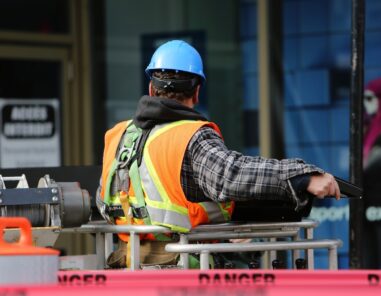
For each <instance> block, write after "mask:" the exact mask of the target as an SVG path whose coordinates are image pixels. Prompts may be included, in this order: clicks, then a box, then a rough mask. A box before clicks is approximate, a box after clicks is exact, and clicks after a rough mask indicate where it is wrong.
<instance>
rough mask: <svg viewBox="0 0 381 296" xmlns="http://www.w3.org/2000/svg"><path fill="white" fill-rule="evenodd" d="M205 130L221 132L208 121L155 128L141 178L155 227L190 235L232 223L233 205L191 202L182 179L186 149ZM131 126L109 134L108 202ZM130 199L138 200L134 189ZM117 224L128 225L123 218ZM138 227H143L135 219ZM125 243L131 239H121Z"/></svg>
mask: <svg viewBox="0 0 381 296" xmlns="http://www.w3.org/2000/svg"><path fill="white" fill-rule="evenodd" d="M203 126H209V127H211V128H213V129H214V130H215V131H217V132H218V133H219V134H220V135H221V132H220V130H219V128H218V126H217V125H216V124H214V123H211V122H206V121H190V120H181V121H177V122H172V123H167V124H161V125H157V126H155V127H154V128H153V129H152V131H151V132H150V135H149V137H148V139H147V141H146V144H145V147H144V150H143V159H142V163H141V165H140V166H139V175H140V178H141V183H142V188H143V192H144V199H145V201H146V207H147V210H148V213H149V215H150V219H151V223H152V224H153V225H161V226H167V227H169V228H171V229H173V230H174V231H179V232H187V231H189V230H190V229H191V228H193V227H195V226H197V225H200V224H206V223H218V222H226V221H229V220H230V218H231V215H232V212H233V209H234V203H233V202H225V203H216V202H213V201H208V202H200V203H194V202H190V201H188V200H187V198H186V197H185V194H184V192H183V189H182V186H181V182H180V178H181V168H182V163H183V159H184V155H185V152H186V148H187V146H188V144H189V141H190V139H191V138H192V137H193V135H194V133H195V132H196V131H197V130H198V129H200V128H201V127H203ZM126 127H127V122H121V123H119V124H117V125H116V126H114V127H113V128H112V129H111V130H109V131H107V133H106V136H105V149H104V155H103V170H102V191H101V197H102V198H104V194H105V192H104V190H105V188H106V182H107V177H108V174H109V171H110V167H111V165H112V163H113V161H114V159H115V156H116V153H117V149H118V146H119V142H120V140H121V138H122V136H123V133H124V131H125V130H126ZM129 196H134V193H133V190H132V186H130V191H129ZM115 222H116V224H125V220H124V219H123V218H119V219H115ZM133 223H134V224H142V221H141V220H140V221H139V219H133ZM119 237H120V238H121V239H122V240H125V241H126V240H127V238H128V236H124V235H120V236H119Z"/></svg>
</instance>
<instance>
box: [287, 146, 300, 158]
mask: <svg viewBox="0 0 381 296" xmlns="http://www.w3.org/2000/svg"><path fill="white" fill-rule="evenodd" d="M285 150H286V157H287V158H302V154H303V152H302V147H301V146H298V145H286V149H285Z"/></svg>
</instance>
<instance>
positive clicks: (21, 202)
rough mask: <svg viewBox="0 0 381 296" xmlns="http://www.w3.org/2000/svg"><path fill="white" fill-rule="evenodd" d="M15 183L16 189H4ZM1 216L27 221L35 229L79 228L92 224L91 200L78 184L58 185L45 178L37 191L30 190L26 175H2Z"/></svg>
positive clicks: (0, 190)
mask: <svg viewBox="0 0 381 296" xmlns="http://www.w3.org/2000/svg"><path fill="white" fill-rule="evenodd" d="M12 182H13V183H15V182H17V184H16V186H15V187H14V188H7V187H6V186H5V185H6V183H7V185H8V183H12ZM8 187H9V186H8ZM0 216H3V217H11V216H12V217H14V216H22V217H26V218H28V219H29V221H30V222H31V224H32V226H33V227H49V226H56V227H60V228H63V227H76V226H80V225H82V224H85V223H87V222H88V221H89V220H90V216H91V198H90V195H89V193H88V191H87V190H84V189H81V187H80V185H79V183H78V182H60V183H56V182H55V181H54V180H52V179H51V178H50V177H49V175H45V176H44V177H42V178H40V180H39V182H38V186H37V188H29V185H28V182H27V180H26V177H25V175H24V174H23V175H21V176H16V177H4V176H2V175H0Z"/></svg>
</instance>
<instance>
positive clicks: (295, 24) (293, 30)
mask: <svg viewBox="0 0 381 296" xmlns="http://www.w3.org/2000/svg"><path fill="white" fill-rule="evenodd" d="M298 8H299V5H298V2H297V1H284V4H283V34H285V35H290V34H297V33H299V13H298Z"/></svg>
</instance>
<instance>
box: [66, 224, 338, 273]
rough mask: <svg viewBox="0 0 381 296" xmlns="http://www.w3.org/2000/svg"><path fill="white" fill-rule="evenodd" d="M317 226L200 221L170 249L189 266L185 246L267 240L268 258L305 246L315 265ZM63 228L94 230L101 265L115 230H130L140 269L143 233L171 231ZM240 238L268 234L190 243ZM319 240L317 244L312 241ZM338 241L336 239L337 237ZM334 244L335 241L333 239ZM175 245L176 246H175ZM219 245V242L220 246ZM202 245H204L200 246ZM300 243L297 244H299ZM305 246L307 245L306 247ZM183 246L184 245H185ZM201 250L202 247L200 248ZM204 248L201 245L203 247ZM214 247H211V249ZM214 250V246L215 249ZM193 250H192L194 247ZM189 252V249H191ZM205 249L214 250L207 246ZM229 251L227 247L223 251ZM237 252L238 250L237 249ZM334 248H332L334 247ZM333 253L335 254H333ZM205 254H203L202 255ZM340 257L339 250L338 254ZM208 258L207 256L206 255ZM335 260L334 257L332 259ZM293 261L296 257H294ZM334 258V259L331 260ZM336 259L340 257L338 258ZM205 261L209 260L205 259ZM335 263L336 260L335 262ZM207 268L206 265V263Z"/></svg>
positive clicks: (134, 263)
mask: <svg viewBox="0 0 381 296" xmlns="http://www.w3.org/2000/svg"><path fill="white" fill-rule="evenodd" d="M317 226H318V222H316V221H313V220H303V221H300V222H275V223H244V224H243V223H234V222H232V223H223V224H210V225H200V226H198V227H196V228H194V229H192V230H191V231H190V232H189V233H186V234H179V235H180V240H179V242H178V243H176V244H173V243H171V244H170V245H169V247H168V248H169V249H168V250H167V251H169V252H172V250H174V249H173V248H175V249H177V248H180V250H181V252H179V253H180V266H181V267H182V268H184V269H187V268H189V252H187V251H185V250H187V249H186V248H192V246H197V247H196V249H197V248H202V246H204V247H206V248H209V247H208V246H209V245H211V246H214V247H215V248H222V249H223V250H231V249H232V248H234V250H237V251H239V250H241V251H244V250H246V248H249V249H250V250H253V251H256V248H263V247H260V246H263V245H264V244H265V245H266V244H267V245H266V246H267V247H266V248H265V249H263V250H262V251H266V252H268V255H269V256H268V261H267V265H269V262H271V260H272V259H273V258H274V257H275V252H276V251H279V250H293V253H292V254H293V258H297V257H299V251H300V250H302V249H304V250H305V252H306V256H307V260H306V261H307V264H308V265H307V266H308V268H309V269H313V266H314V255H313V249H315V248H322V247H321V241H314V240H313V229H314V228H316V227H317ZM301 230H302V231H303V232H304V237H305V239H307V240H309V242H306V241H304V242H305V244H297V243H299V242H301V241H300V235H301ZM61 231H62V232H71V233H73V232H74V233H93V234H95V240H96V254H97V258H98V263H97V266H98V268H99V269H103V268H105V267H106V258H107V257H108V255H109V254H110V253H111V252H112V251H113V241H112V234H113V233H129V234H130V244H131V267H130V268H131V270H137V269H140V237H139V235H140V234H147V233H172V231H171V230H170V229H168V228H166V227H162V226H153V225H109V224H105V222H103V221H101V222H99V223H94V222H93V223H92V224H86V225H82V226H81V227H76V228H66V229H62V230H61ZM237 238H266V239H268V240H269V242H256V243H238V244H232V243H225V244H221V243H219V244H189V242H190V241H208V240H226V239H237ZM277 238H290V239H291V241H277ZM314 242H317V245H314V244H313V243H314ZM335 242H336V243H337V241H335ZM331 243H333V245H335V244H336V243H334V242H333V241H332V242H331ZM175 245H176V247H175ZM218 245H219V246H218ZM200 246H201V247H200ZM296 246H297V247H296ZM303 246H304V247H303ZM182 248H183V249H182ZM197 250H199V249H197ZM200 250H201V249H200ZM210 250H211V249H210ZM213 250H214V249H213ZM192 252H193V251H192ZM192 252H190V253H192ZM202 252H203V253H205V252H214V251H208V249H207V250H205V249H204V251H202ZM221 252H228V251H221ZM234 252H236V251H234ZM332 252H333V251H332ZM331 256H335V255H334V254H333V255H332V254H331ZM202 257H204V255H203V256H202ZM336 258H337V254H336ZM203 260H205V259H203ZM332 260H333V259H332ZM293 261H294V260H293ZM330 261H331V260H330ZM336 262H337V260H336ZM203 264H206V263H205V262H204V263H203ZM336 265H337V263H336ZM332 266H333V263H332ZM204 268H205V266H204Z"/></svg>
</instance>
